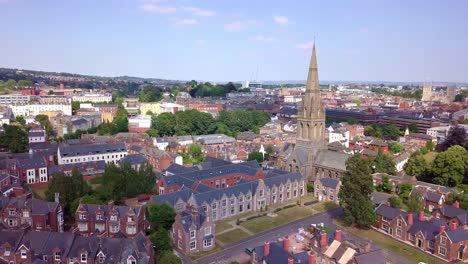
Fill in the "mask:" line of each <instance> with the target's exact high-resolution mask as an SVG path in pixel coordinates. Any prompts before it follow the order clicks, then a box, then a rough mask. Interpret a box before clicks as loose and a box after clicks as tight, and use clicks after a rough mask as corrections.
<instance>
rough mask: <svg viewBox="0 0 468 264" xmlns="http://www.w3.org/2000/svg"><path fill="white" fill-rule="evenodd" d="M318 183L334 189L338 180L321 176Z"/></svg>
mask: <svg viewBox="0 0 468 264" xmlns="http://www.w3.org/2000/svg"><path fill="white" fill-rule="evenodd" d="M320 183H321V184H322V186H325V187H328V188H332V189H336V187H337V186H338V183H339V180H337V179H332V178H321V179H320Z"/></svg>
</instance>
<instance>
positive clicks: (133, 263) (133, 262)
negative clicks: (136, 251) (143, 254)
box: [127, 256, 137, 264]
mask: <svg viewBox="0 0 468 264" xmlns="http://www.w3.org/2000/svg"><path fill="white" fill-rule="evenodd" d="M127 264H137V261H136V259H135V258H134V257H133V256H130V257H128V258H127Z"/></svg>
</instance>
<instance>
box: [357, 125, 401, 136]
mask: <svg viewBox="0 0 468 264" xmlns="http://www.w3.org/2000/svg"><path fill="white" fill-rule="evenodd" d="M364 134H365V135H366V136H372V137H377V138H384V139H391V140H397V139H398V138H399V137H400V135H401V131H400V129H398V127H397V126H395V125H394V124H389V125H381V124H372V125H369V126H366V127H365V128H364Z"/></svg>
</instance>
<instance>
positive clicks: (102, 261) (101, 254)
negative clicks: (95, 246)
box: [98, 251, 106, 263]
mask: <svg viewBox="0 0 468 264" xmlns="http://www.w3.org/2000/svg"><path fill="white" fill-rule="evenodd" d="M105 260H106V256H105V255H104V253H102V251H101V252H99V254H98V261H99V263H104V261H105Z"/></svg>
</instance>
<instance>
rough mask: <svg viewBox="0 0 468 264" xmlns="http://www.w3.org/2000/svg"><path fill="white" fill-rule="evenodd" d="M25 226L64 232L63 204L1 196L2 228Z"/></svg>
mask: <svg viewBox="0 0 468 264" xmlns="http://www.w3.org/2000/svg"><path fill="white" fill-rule="evenodd" d="M57 200H58V198H57ZM24 228H31V229H33V230H37V231H54V232H63V209H62V205H61V204H60V203H59V202H58V201H56V202H46V201H43V200H39V199H32V198H30V197H20V198H17V197H1V198H0V230H1V229H8V230H16V229H24Z"/></svg>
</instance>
